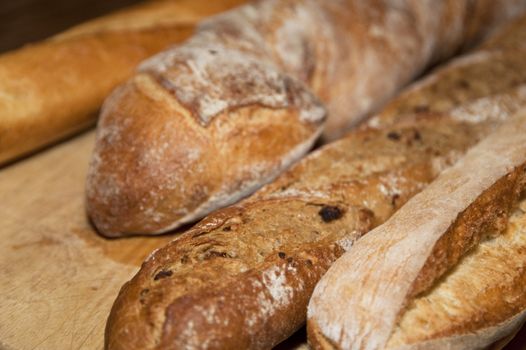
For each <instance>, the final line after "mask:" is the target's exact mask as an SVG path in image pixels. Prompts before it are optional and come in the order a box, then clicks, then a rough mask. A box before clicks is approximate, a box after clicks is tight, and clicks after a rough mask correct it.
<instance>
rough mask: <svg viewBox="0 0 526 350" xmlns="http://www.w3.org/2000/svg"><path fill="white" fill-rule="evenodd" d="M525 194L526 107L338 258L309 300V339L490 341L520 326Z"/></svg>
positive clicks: (437, 344)
mask: <svg viewBox="0 0 526 350" xmlns="http://www.w3.org/2000/svg"><path fill="white" fill-rule="evenodd" d="M521 198H522V200H525V199H526V109H524V110H522V111H521V112H519V113H518V114H517V115H516V116H515V117H514V118H513V119H512V120H511V121H509V122H508V123H506V124H505V125H504V126H502V127H501V128H499V129H498V130H497V131H496V132H495V133H493V134H492V135H491V136H489V137H488V138H487V139H485V140H483V141H482V142H481V143H480V144H479V145H477V146H476V147H474V148H473V149H471V150H470V151H469V152H468V153H467V155H466V156H465V157H464V158H462V159H461V160H460V161H458V162H457V163H456V164H455V165H454V166H453V167H451V168H449V169H447V170H446V171H444V172H443V173H442V174H441V175H440V177H439V178H438V179H437V180H435V181H434V182H433V183H432V184H431V185H429V186H428V187H427V188H426V189H425V190H424V191H422V192H421V193H419V194H418V195H416V196H415V197H414V198H412V199H411V200H409V202H408V203H407V204H405V206H403V207H402V208H401V209H400V210H399V211H397V212H396V213H395V214H394V215H393V217H392V218H391V219H390V220H389V221H387V222H386V223H385V224H383V225H381V226H380V227H378V228H376V229H375V230H373V231H372V232H370V233H369V234H368V235H367V236H366V237H364V238H363V239H361V240H360V241H358V242H357V243H356V244H355V245H354V246H353V248H352V249H351V250H350V251H348V252H347V253H345V254H344V255H343V256H342V257H341V258H339V259H338V260H337V261H336V262H335V263H334V264H333V265H332V266H331V268H330V269H329V270H328V272H327V273H326V274H325V276H324V277H323V278H322V279H321V281H320V282H319V283H318V285H317V286H316V288H315V290H314V293H313V296H312V299H311V301H310V303H309V311H308V327H307V329H308V333H309V341H310V343H311V344H312V345H313V346H314V348H315V349H370V350H372V349H484V348H486V347H488V346H489V345H491V344H493V343H495V342H497V341H499V340H500V339H502V338H504V337H506V336H508V335H509V334H510V333H512V332H514V331H516V330H517V329H518V327H520V326H521V325H522V323H523V322H524V320H526V284H525V282H526V263H525V262H526V214H525V213H524V211H523V210H521V209H519V207H518V204H519V199H521ZM523 209H524V208H523ZM514 212H515V213H514ZM510 217H511V219H510Z"/></svg>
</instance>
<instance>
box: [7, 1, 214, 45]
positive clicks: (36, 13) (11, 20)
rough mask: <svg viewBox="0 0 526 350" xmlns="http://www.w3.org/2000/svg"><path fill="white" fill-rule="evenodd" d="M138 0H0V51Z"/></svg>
mask: <svg viewBox="0 0 526 350" xmlns="http://www.w3.org/2000/svg"><path fill="white" fill-rule="evenodd" d="M212 1H213V0H212ZM138 2H140V0H0V52H5V51H8V50H12V49H15V48H17V47H20V46H22V45H23V44H26V43H30V42H33V41H37V40H41V39H44V38H46V37H49V36H51V35H53V34H56V33H59V32H61V31H63V30H65V29H67V28H69V27H71V26H73V25H75V24H77V23H80V22H83V21H86V20H88V19H91V18H95V17H98V16H100V15H103V14H105V13H108V12H111V11H113V10H116V9H119V8H122V7H125V6H128V5H132V4H135V3H138Z"/></svg>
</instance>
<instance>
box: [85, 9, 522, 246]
mask: <svg viewBox="0 0 526 350" xmlns="http://www.w3.org/2000/svg"><path fill="white" fill-rule="evenodd" d="M525 7H526V1H523V0H521V1H511V0H508V1H500V2H498V3H497V2H489V1H477V2H472V1H424V2H422V1H416V0H415V1H407V2H399V1H384V2H364V1H358V0H346V1H341V2H334V1H321V0H285V1H276V0H266V1H257V2H253V3H251V4H248V5H246V6H243V7H240V8H238V9H236V10H233V11H231V12H228V13H225V14H222V15H220V16H218V17H215V18H213V19H210V20H207V21H205V22H204V23H203V24H202V25H201V26H200V30H199V31H198V32H197V33H196V35H194V36H193V37H192V38H191V39H190V40H189V41H187V42H186V43H185V44H183V45H181V46H178V47H174V48H171V49H169V50H167V51H165V52H163V53H162V54H159V55H157V56H155V57H154V58H152V59H150V60H148V61H146V62H144V63H143V64H142V65H141V67H140V69H139V72H138V73H137V74H136V75H135V76H134V77H133V78H131V79H130V80H129V81H128V82H127V83H125V84H124V85H123V86H121V87H119V88H118V89H117V90H116V91H115V92H114V93H113V94H112V95H111V96H110V97H109V98H108V100H107V101H106V103H105V105H104V108H103V111H102V113H101V120H100V123H99V128H98V136H97V142H96V147H95V151H94V155H93V158H92V162H91V165H90V170H89V174H88V180H87V185H86V188H87V210H88V214H89V216H90V218H91V219H92V221H93V223H94V224H95V226H96V227H97V229H98V230H99V232H100V233H102V234H104V235H106V236H112V237H115V236H123V235H130V234H158V233H164V232H167V231H169V230H173V229H175V228H177V227H179V226H181V225H183V224H186V223H188V222H192V221H195V220H196V219H199V218H201V217H203V216H204V215H206V214H207V213H209V212H211V211H213V210H214V209H217V208H219V207H223V206H226V205H228V204H231V203H233V202H236V201H238V200H239V199H240V198H242V197H245V196H247V195H248V194H250V193H251V192H253V191H255V190H256V189H257V188H258V187H260V186H262V185H263V184H265V183H267V182H269V181H271V180H272V179H273V178H275V177H276V176H277V175H278V174H279V173H280V172H282V171H283V170H284V169H285V168H287V167H288V166H290V165H291V164H292V163H293V162H294V161H296V160H298V159H299V158H300V157H301V156H302V155H304V154H305V153H306V152H307V151H308V150H309V149H310V147H311V145H312V144H313V143H314V141H315V140H316V138H317V137H318V135H319V134H320V133H321V131H322V125H323V121H324V119H325V114H326V111H325V109H324V108H323V106H322V105H321V104H320V101H319V100H318V97H319V99H321V101H323V102H324V103H325V104H326V105H327V110H328V112H329V115H330V116H331V118H330V119H329V120H328V123H327V125H326V135H327V136H329V137H334V136H335V135H336V134H339V133H340V132H341V131H342V130H343V129H345V128H346V127H349V126H350V125H351V124H353V123H356V122H357V121H358V120H360V119H361V118H363V117H364V116H365V115H366V114H367V113H368V112H370V111H371V110H373V109H375V108H377V107H378V105H379V104H380V103H382V102H384V101H385V100H386V99H387V98H389V97H390V96H392V95H393V94H394V93H395V92H396V91H397V90H398V89H399V88H400V87H401V86H402V85H403V84H405V83H407V82H408V81H410V80H411V79H412V78H413V77H414V76H415V75H416V74H419V73H420V72H421V71H422V70H423V69H424V68H425V67H426V66H427V65H428V64H430V63H432V62H435V61H436V60H438V59H440V58H442V57H447V56H450V55H451V54H452V53H454V52H455V51H456V50H458V49H459V48H460V47H461V46H462V45H463V44H467V43H468V42H472V41H475V40H476V39H477V37H478V36H480V34H481V33H482V32H484V31H486V30H487V29H488V28H494V27H495V26H496V25H497V24H498V23H500V22H502V21H503V20H504V19H506V18H509V16H511V14H512V13H519V12H521V11H523V10H524V8H525ZM510 10H514V11H510ZM466 13H475V14H476V15H475V16H464V14H466ZM364 63H367V64H364Z"/></svg>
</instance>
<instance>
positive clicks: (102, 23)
mask: <svg viewBox="0 0 526 350" xmlns="http://www.w3.org/2000/svg"><path fill="white" fill-rule="evenodd" d="M239 3H241V1H236V0H220V1H213V2H212V3H211V2H210V1H205V0H198V1H176V0H167V1H158V2H150V3H145V4H142V5H138V6H135V7H132V8H130V9H126V10H122V11H118V12H116V13H114V14H110V15H107V16H105V17H102V18H100V19H95V20H93V21H91V22H88V23H86V24H82V25H79V26H78V27H74V28H72V29H70V30H68V31H66V32H64V33H61V34H59V35H57V36H55V37H52V38H50V39H49V40H45V41H42V42H39V43H36V44H31V45H27V46H25V47H23V48H21V49H18V50H15V51H12V52H9V53H6V54H3V55H1V56H0V115H1V119H0V165H1V164H3V163H5V162H8V161H11V160H13V159H16V158H17V157H20V156H22V155H25V154H27V153H29V152H33V151H35V150H36V149H38V148H41V147H43V146H45V145H48V144H50V143H52V142H55V141H57V140H60V139H62V138H64V137H66V136H69V135H71V134H73V133H75V132H78V131H80V130H83V129H86V128H87V127H88V126H91V125H94V124H95V121H96V112H97V110H98V109H99V107H100V105H101V104H102V101H103V100H104V98H105V97H106V95H107V94H108V93H109V92H110V91H111V90H112V89H113V88H114V87H115V86H116V85H117V84H119V83H121V82H122V81H124V80H125V79H126V78H128V77H129V76H130V75H131V74H132V73H133V72H134V70H135V66H136V65H137V64H138V63H139V62H140V61H142V60H143V59H145V58H147V57H149V56H151V55H152V54H154V53H157V52H159V51H161V50H162V49H164V48H165V47H166V46H168V45H169V44H173V43H176V42H179V41H182V40H183V39H185V38H187V37H188V36H189V35H190V34H191V33H192V32H193V26H194V24H195V23H196V22H197V21H198V20H200V19H202V18H203V17H205V16H207V15H211V14H214V13H217V12H219V11H221V10H224V9H227V8H229V7H232V6H234V5H236V4H239Z"/></svg>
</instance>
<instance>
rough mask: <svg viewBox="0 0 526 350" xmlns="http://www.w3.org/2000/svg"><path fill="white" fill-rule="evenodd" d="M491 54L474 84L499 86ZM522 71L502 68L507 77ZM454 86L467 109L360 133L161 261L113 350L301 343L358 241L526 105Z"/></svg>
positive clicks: (134, 285) (184, 240) (128, 309)
mask: <svg viewBox="0 0 526 350" xmlns="http://www.w3.org/2000/svg"><path fill="white" fill-rule="evenodd" d="M513 52H514V54H515V55H523V56H522V57H525V56H524V52H523V51H513ZM473 55H479V53H476V52H475V53H473ZM485 57H486V58H487V62H486V65H485V66H480V67H479V70H478V71H479V74H477V75H475V76H473V77H470V79H471V80H472V81H473V82H474V83H475V82H476V84H477V85H479V86H485V85H491V84H494V76H493V74H485V72H486V71H487V72H490V73H491V72H492V71H491V66H492V64H491V59H492V58H493V56H491V55H488V56H485ZM463 59H464V58H463ZM522 62H525V63H523V66H522V67H521V69H524V68H525V66H526V60H522ZM474 64H475V63H474ZM477 64H478V61H477ZM484 67H485V68H484ZM517 68H518V67H511V66H510V69H509V70H507V71H502V72H501V74H502V76H501V77H502V79H504V80H508V79H506V77H508V76H513V75H515V73H516V70H517ZM469 69H470V66H469V65H458V64H456V63H455V62H452V63H451V64H450V65H448V66H446V67H444V68H443V70H444V71H448V72H449V73H448V76H456V77H459V78H460V77H462V76H463V75H464V74H465V72H468V71H469ZM434 74H436V75H437V76H439V77H443V76H446V75H445V74H444V73H442V70H438V71H437V72H435V73H434ZM451 81H452V80H451V79H444V80H441V79H437V80H433V83H432V85H433V86H434V87H435V88H434V89H432V90H433V91H436V92H437V97H440V95H441V94H447V95H448V96H450V98H452V99H455V96H456V100H458V101H462V103H461V104H459V105H458V106H457V107H456V109H454V110H450V111H448V112H447V113H446V112H444V113H426V112H421V113H420V114H419V117H418V118H415V117H407V122H406V121H404V120H400V121H399V122H398V123H396V124H394V125H386V126H383V127H382V128H379V129H371V128H369V129H366V130H359V131H355V132H352V133H350V134H349V135H348V136H346V137H345V138H343V139H342V140H340V141H337V142H334V143H332V144H330V145H327V146H325V147H323V148H321V149H320V150H318V151H316V152H314V153H313V154H311V155H310V156H308V157H307V158H305V159H304V160H302V161H301V162H299V163H298V164H297V165H295V166H294V167H293V168H292V169H291V170H289V171H287V172H286V173H285V174H283V175H282V176H280V177H279V178H278V179H277V180H276V181H275V182H273V183H271V184H269V185H267V186H266V187H264V188H263V189H261V190H260V191H258V192H256V194H255V195H253V196H252V197H250V198H249V199H247V200H245V201H243V202H242V203H240V204H238V205H236V206H234V207H231V208H227V209H224V210H220V211H217V212H216V213H214V214H212V215H209V216H208V217H207V218H206V219H204V220H203V221H202V222H201V223H199V224H197V225H196V226H195V227H193V228H192V229H190V230H189V231H187V232H186V233H184V234H182V235H181V236H180V237H179V238H178V239H176V240H174V241H173V242H172V243H170V244H169V245H167V246H165V247H163V248H161V249H159V250H157V251H155V252H154V253H152V254H151V256H150V257H149V258H148V259H147V261H146V262H145V263H144V264H143V266H142V268H141V270H140V271H139V273H138V274H137V275H136V276H135V277H134V278H133V279H132V280H131V281H130V282H128V283H127V284H125V285H124V287H123V288H122V290H121V292H120V293H119V296H118V297H117V300H116V302H115V304H114V306H113V308H112V311H111V314H110V316H109V319H108V323H107V326H106V340H105V341H106V348H107V349H134V348H136V349H151V348H157V349H163V348H170V347H175V348H177V347H188V348H192V347H193V348H256V349H258V348H260V349H263V348H269V347H271V346H273V345H276V344H277V343H279V342H280V341H282V340H283V339H285V338H286V337H287V336H289V335H290V334H292V332H293V331H295V330H296V329H298V328H299V327H300V326H301V325H302V324H303V323H304V321H305V316H306V306H307V302H308V300H309V297H310V295H311V293H312V290H313V288H314V285H315V284H316V283H317V281H318V280H319V278H320V277H321V276H322V275H323V273H324V272H325V271H326V269H327V268H328V267H329V266H330V264H331V263H332V262H333V261H334V260H335V259H336V258H337V257H339V256H340V255H341V254H343V253H344V251H345V250H346V249H348V248H349V247H350V246H351V245H352V243H353V242H354V240H356V239H357V238H358V237H360V236H361V235H362V234H364V233H365V232H367V231H368V230H369V229H371V228H373V227H375V226H377V225H379V224H381V223H383V222H385V220H387V219H388V218H389V217H390V216H391V215H392V214H393V213H394V212H395V210H396V209H397V208H399V207H400V206H401V205H402V204H403V203H404V202H406V201H407V200H408V199H409V198H410V197H411V196H413V195H414V194H416V193H418V192H419V191H421V190H422V189H423V188H425V187H426V186H427V184H428V183H429V182H431V181H432V180H433V179H434V178H435V177H436V176H437V175H438V174H439V173H440V172H441V171H442V170H443V169H445V168H447V167H448V166H450V165H451V164H453V163H454V162H455V161H456V160H457V159H458V158H459V157H461V156H462V154H463V153H464V152H465V150H466V149H468V148H469V147H470V146H472V145H474V144H475V143H476V142H478V140H480V139H481V138H482V137H484V136H485V135H487V134H488V133H489V132H490V131H491V130H493V129H494V128H495V126H496V125H498V124H500V123H502V120H505V119H506V117H507V116H509V115H511V114H513V113H514V112H515V111H516V110H517V109H518V108H520V107H524V106H526V96H524V94H523V93H522V91H523V88H521V85H520V84H519V85H512V86H503V87H502V91H497V90H491V92H490V93H491V94H493V95H489V96H484V97H482V96H478V98H475V99H469V98H463V96H464V88H462V87H461V86H459V85H458V84H451ZM525 83H526V79H525V80H523V81H522V84H523V85H524V84H525ZM444 85H447V86H449V89H447V88H445V86H444ZM484 91H490V90H489V89H486V90H484ZM407 96H408V95H402V97H401V98H408V97H407ZM487 106H492V108H493V113H487V110H488V108H487ZM470 115H471V116H479V115H485V117H484V118H475V117H472V118H470V117H469V116H470Z"/></svg>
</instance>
